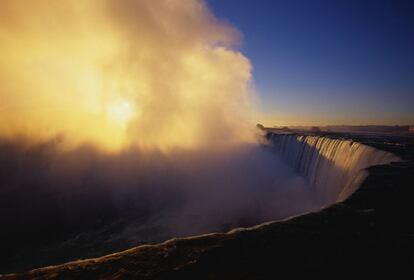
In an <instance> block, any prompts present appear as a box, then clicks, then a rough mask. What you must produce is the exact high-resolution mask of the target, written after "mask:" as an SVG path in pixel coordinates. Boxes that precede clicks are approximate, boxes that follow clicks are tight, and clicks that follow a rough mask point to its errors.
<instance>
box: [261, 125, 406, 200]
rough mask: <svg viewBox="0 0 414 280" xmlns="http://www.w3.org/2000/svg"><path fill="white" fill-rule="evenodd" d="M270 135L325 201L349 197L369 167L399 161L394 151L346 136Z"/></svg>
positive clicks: (277, 147) (269, 137) (282, 152)
mask: <svg viewBox="0 0 414 280" xmlns="http://www.w3.org/2000/svg"><path fill="white" fill-rule="evenodd" d="M267 138H268V139H269V141H270V143H271V145H273V146H274V148H275V149H276V150H277V151H278V152H279V153H280V154H281V156H282V158H283V159H284V160H285V161H287V163H288V164H289V165H291V166H292V167H293V168H294V169H295V170H296V171H298V172H299V173H300V174H301V175H302V176H304V177H305V178H306V179H307V180H308V182H309V184H310V185H311V186H312V187H314V188H315V190H316V192H317V193H318V196H319V197H320V199H321V202H322V203H335V202H340V201H343V200H345V199H346V198H348V197H349V196H350V195H351V194H352V193H353V192H354V191H355V190H356V189H357V188H358V187H359V186H360V184H361V183H362V182H363V180H364V179H365V178H366V177H367V175H368V172H367V171H366V168H368V167H370V166H374V165H383V164H389V163H391V162H395V161H400V159H399V157H397V156H395V155H394V154H392V153H389V152H385V151H381V150H378V149H375V148H373V147H369V146H367V145H364V144H361V143H358V142H354V141H352V140H347V139H333V138H328V137H322V136H310V135H295V134H276V133H269V134H268V135H267Z"/></svg>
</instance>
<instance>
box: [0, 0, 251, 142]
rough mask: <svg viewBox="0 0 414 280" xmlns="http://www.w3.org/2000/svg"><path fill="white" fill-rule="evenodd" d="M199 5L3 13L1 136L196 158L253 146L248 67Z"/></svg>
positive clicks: (162, 2) (103, 5)
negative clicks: (182, 152)
mask: <svg viewBox="0 0 414 280" xmlns="http://www.w3.org/2000/svg"><path fill="white" fill-rule="evenodd" d="M237 41H238V33H237V31H235V30H234V29H232V28H231V27H229V26H228V25H226V24H223V23H222V22H219V21H218V20H217V19H216V18H215V17H214V16H213V15H212V14H211V13H210V11H209V9H208V7H207V6H206V4H205V3H204V2H203V1H197V0H187V1H182V0H156V1H147V0H122V1H109V0H108V1H101V0H88V1H73V0H65V1H53V0H42V1H23V0H5V1H1V4H0V115H1V118H0V136H2V137H15V136H16V135H25V136H28V137H30V139H32V140H34V141H36V140H40V141H42V140H44V139H47V138H50V137H53V136H55V135H59V134H62V135H64V136H65V138H64V139H66V142H67V143H70V145H78V144H81V143H85V142H88V143H93V144H97V145H98V146H100V147H103V148H107V149H109V150H117V149H119V148H122V147H125V146H126V145H137V146H140V147H145V148H159V149H163V150H166V149H169V148H174V147H185V148H188V147H190V148H193V147H199V146H200V145H222V144H225V143H234V142H238V141H246V140H249V139H251V132H250V129H248V128H247V127H249V126H250V124H248V123H247V121H248V116H249V114H250V104H251V102H250V98H251V96H250V94H249V81H250V78H251V65H250V62H249V61H248V59H246V58H245V57H244V56H243V55H242V54H241V53H240V52H238V51H235V50H234V49H232V47H233V46H234V44H235V43H237Z"/></svg>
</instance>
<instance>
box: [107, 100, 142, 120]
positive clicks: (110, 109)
mask: <svg viewBox="0 0 414 280" xmlns="http://www.w3.org/2000/svg"><path fill="white" fill-rule="evenodd" d="M134 113H135V109H134V106H133V105H132V104H131V103H130V102H129V101H128V100H126V99H119V100H116V101H113V102H111V103H109V104H108V106H107V110H106V115H107V118H108V121H110V122H111V123H113V124H118V125H127V124H128V123H129V121H130V120H131V119H132V117H133V116H134Z"/></svg>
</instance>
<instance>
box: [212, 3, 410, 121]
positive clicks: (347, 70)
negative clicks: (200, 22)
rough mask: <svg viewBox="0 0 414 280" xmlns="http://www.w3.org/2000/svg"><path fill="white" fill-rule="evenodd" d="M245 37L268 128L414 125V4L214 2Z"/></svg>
mask: <svg viewBox="0 0 414 280" xmlns="http://www.w3.org/2000/svg"><path fill="white" fill-rule="evenodd" d="M208 3H209V6H210V7H211V9H212V10H213V12H214V14H215V15H216V16H217V17H219V18H220V19H222V20H224V21H227V22H229V23H230V24H232V25H233V26H235V27H236V28H237V29H238V30H240V31H241V33H242V34H243V43H242V46H241V47H240V48H241V51H242V52H243V53H244V54H245V55H246V56H247V57H248V58H250V60H251V61H252V63H253V66H254V73H253V74H254V80H255V86H256V88H257V91H258V93H259V95H260V101H259V111H260V116H259V117H258V118H259V121H262V122H264V123H266V124H283V125H285V124H298V125H301V124H303V125H314V124H321V125H322V124H389V125H394V124H400V125H402V124H414V110H413V108H414V1H409V0H407V1H398V0H387V1H385V0H208Z"/></svg>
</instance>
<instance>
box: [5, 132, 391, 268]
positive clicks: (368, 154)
mask: <svg viewBox="0 0 414 280" xmlns="http://www.w3.org/2000/svg"><path fill="white" fill-rule="evenodd" d="M268 139H269V140H270V141H268V143H267V144H266V145H263V146H259V145H245V146H240V147H235V148H233V149H232V150H225V151H222V150H218V151H216V152H212V151H203V150H197V151H187V150H177V151H174V152H171V153H169V154H163V153H161V152H151V153H149V152H143V151H140V150H136V149H131V150H127V151H125V152H123V153H120V154H102V153H100V152H98V151H96V150H95V149H93V148H91V147H81V148H79V149H77V150H74V151H70V152H63V153H62V152H59V149H58V143H57V144H56V143H55V142H50V143H49V142H48V143H45V144H43V145H40V146H34V147H27V146H26V145H24V143H20V144H19V143H17V142H13V143H9V142H7V141H6V142H4V143H3V142H0V166H1V167H2V169H1V170H0V210H1V211H0V223H1V224H3V225H7V227H5V228H3V229H2V231H0V247H1V248H2V251H1V252H0V272H11V271H18V270H26V269H28V268H34V267H40V266H45V265H49V264H58V263H62V262H66V261H70V260H75V259H79V258H89V257H96V256H101V255H105V254H108V253H111V252H117V251H120V250H123V249H127V248H130V247H133V246H137V245H140V244H144V243H154V242H160V241H163V240H166V239H170V238H172V237H177V236H190V235H197V234H202V233H208V232H214V231H227V230H230V229H232V228H235V227H240V226H245V227H246V226H253V225H256V224H260V223H263V222H267V221H271V220H280V219H284V218H287V217H291V216H294V215H299V214H304V213H307V212H311V211H318V210H319V209H320V208H322V207H326V206H328V205H331V204H334V203H336V202H338V201H342V200H344V199H346V198H347V197H348V196H349V195H350V194H352V192H353V191H355V190H356V189H357V188H358V187H359V186H360V184H361V182H362V181H363V180H364V178H365V177H366V176H367V172H366V170H365V169H366V168H367V167H370V166H373V165H378V164H387V163H390V162H392V161H397V160H398V158H397V157H396V156H394V155H393V154H391V153H388V152H383V151H380V150H377V149H375V148H372V147H368V146H366V145H363V144H360V143H356V142H352V141H350V140H341V139H331V138H326V137H318V136H299V135H278V134H268Z"/></svg>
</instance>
